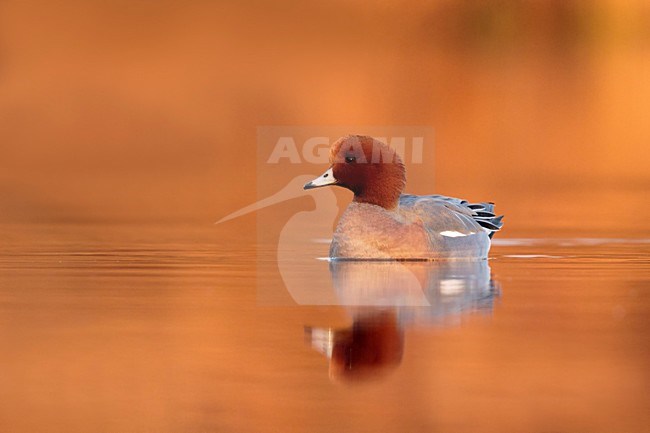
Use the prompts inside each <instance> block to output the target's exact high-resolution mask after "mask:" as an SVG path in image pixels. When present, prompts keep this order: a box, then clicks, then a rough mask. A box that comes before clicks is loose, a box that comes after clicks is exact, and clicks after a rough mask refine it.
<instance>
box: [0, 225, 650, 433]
mask: <svg viewBox="0 0 650 433" xmlns="http://www.w3.org/2000/svg"><path fill="white" fill-rule="evenodd" d="M214 231H215V228H214V226H212V225H209V224H206V225H205V226H201V225H194V226H190V225H187V226H186V225H179V224H168V225H164V224H163V225H147V226H141V225H130V224H81V225H79V224H69V225H66V224H59V225H44V224H31V225H21V224H14V225H11V224H7V225H3V226H2V228H1V232H0V233H1V237H2V239H1V240H2V242H3V249H2V251H1V252H0V347H2V353H3V356H2V357H0V371H2V374H1V375H0V400H1V401H2V404H1V405H0V431H3V432H88V431H104V432H213V431H214V432H252V431H258V432H265V431H269V432H270V431H301V432H302V431H308V432H331V431H358V432H364V431H367V432H378V431H387V432H394V431H405V432H420V431H421V432H429V431H449V432H477V431H484V432H485V431H487V432H505V431H511V432H642V431H648V430H647V429H648V425H650V411H649V410H648V408H649V407H650V388H649V385H650V319H649V318H650V260H649V255H650V240H648V239H643V238H638V237H636V238H635V237H630V238H616V239H613V238H602V237H600V238H586V237H583V238H571V237H568V238H523V237H522V238H508V237H506V236H505V235H504V236H501V237H499V238H497V242H495V245H494V246H493V250H492V259H491V260H490V261H489V263H483V264H473V265H459V266H458V267H450V266H446V267H445V266H443V265H428V264H404V265H403V267H400V266H402V265H398V264H397V265H396V264H393V265H386V264H384V265H380V264H378V265H373V266H375V267H372V266H370V267H368V266H369V265H368V266H365V267H364V266H356V267H355V266H351V265H341V266H338V265H336V266H332V265H331V264H330V263H328V262H327V261H323V260H317V259H315V257H316V255H313V256H310V257H309V261H308V265H304V264H295V266H293V267H292V264H291V262H290V261H289V262H286V263H279V262H278V259H277V255H276V253H277V251H275V250H274V248H273V247H272V246H263V245H255V242H254V241H250V242H249V240H246V239H244V240H242V238H241V237H240V236H238V234H237V233H233V234H231V235H230V236H227V237H226V239H224V238H223V236H222V234H223V232H222V233H221V235H220V237H219V238H217V237H216V236H215V234H214ZM319 248H320V247H319ZM310 266H311V267H310ZM391 266H392V267H391ZM283 269H285V270H284V271H283ZM286 269H293V270H295V271H296V272H295V273H294V274H292V275H289V274H287V272H286ZM360 282H361V283H363V282H371V283H368V284H367V285H364V284H361V283H360Z"/></svg>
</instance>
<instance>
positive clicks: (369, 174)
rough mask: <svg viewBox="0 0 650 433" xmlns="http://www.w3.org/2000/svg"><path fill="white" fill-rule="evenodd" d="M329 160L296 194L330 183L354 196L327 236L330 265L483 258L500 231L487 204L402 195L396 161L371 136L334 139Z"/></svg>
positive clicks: (498, 219) (401, 165)
mask: <svg viewBox="0 0 650 433" xmlns="http://www.w3.org/2000/svg"><path fill="white" fill-rule="evenodd" d="M329 162H330V167H329V168H328V169H327V171H325V173H323V174H322V175H321V176H320V177H318V178H316V179H314V180H312V181H311V182H308V183H306V184H305V185H304V189H311V188H319V187H323V186H328V185H336V186H341V187H344V188H347V189H349V190H350V191H352V192H353V193H354V198H353V200H352V203H350V205H349V206H348V207H347V209H346V210H345V212H344V213H343V215H342V216H341V219H340V220H339V222H338V225H337V227H336V230H335V231H334V235H333V238H332V243H331V244H330V257H331V258H333V259H360V260H368V259H384V260H388V259H416V260H417V259H419V260H438V259H465V260H472V259H485V258H487V254H488V251H489V249H490V239H491V238H492V235H493V234H494V233H495V232H496V231H498V230H499V229H500V228H501V226H502V225H503V223H502V222H501V219H502V218H503V216H498V217H497V216H496V215H495V214H494V204H493V203H470V202H468V201H467V200H462V199H458V198H453V197H446V196H443V195H425V196H417V195H411V194H403V193H402V191H403V190H404V187H405V185H406V170H405V167H404V163H403V162H402V160H401V158H400V156H399V155H398V154H397V152H395V150H394V149H393V148H390V147H389V146H387V145H386V144H384V143H382V142H381V141H379V140H376V139H374V138H372V137H368V136H361V135H349V136H346V137H342V138H340V139H338V140H337V141H336V142H334V143H333V144H332V146H331V148H330V155H329Z"/></svg>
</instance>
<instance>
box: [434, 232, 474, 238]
mask: <svg viewBox="0 0 650 433" xmlns="http://www.w3.org/2000/svg"><path fill="white" fill-rule="evenodd" d="M440 234H441V235H442V236H445V237H448V238H460V237H463V236H467V235H473V234H474V232H470V233H461V232H457V231H456V230H445V231H444V232H440Z"/></svg>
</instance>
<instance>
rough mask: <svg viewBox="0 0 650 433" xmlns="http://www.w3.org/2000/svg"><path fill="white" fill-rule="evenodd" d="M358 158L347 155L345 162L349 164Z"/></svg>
mask: <svg viewBox="0 0 650 433" xmlns="http://www.w3.org/2000/svg"><path fill="white" fill-rule="evenodd" d="M356 160H357V158H355V157H354V156H346V157H345V162H347V163H348V164H351V163H353V162H355V161H356Z"/></svg>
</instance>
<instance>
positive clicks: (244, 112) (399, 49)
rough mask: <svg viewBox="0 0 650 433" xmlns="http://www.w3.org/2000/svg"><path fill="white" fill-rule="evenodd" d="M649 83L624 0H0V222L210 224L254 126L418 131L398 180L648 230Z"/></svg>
mask: <svg viewBox="0 0 650 433" xmlns="http://www.w3.org/2000/svg"><path fill="white" fill-rule="evenodd" d="M648 77H650V4H648V3H647V2H646V1H642V0H638V1H628V2H616V1H613V0H607V1H598V2H582V1H564V0H553V1H544V2H540V1H507V0H504V1H498V2H479V1H437V2H405V1H399V0H396V1H382V2H378V3H375V4H372V5H369V4H367V3H366V2H361V1H347V2H345V1H328V2H324V1H318V2H310V3H308V4H297V5H294V4H293V3H292V2H286V1H263V0H260V1H243V2H212V1H200V0H196V1H187V2H175V1H155V2H153V1H137V2H133V1H119V0H115V1H90V2H89V1H81V0H80V1H72V0H69V1H63V2H50V1H31V2H10V1H4V2H0V150H1V154H2V158H1V159H0V219H1V220H2V221H8V222H17V221H20V222H25V221H26V222H30V221H34V222H51V221H72V222H84V221H103V220H125V221H132V220H133V221H180V220H182V221H204V222H212V221H214V220H216V219H218V218H219V217H221V216H223V215H225V214H227V213H229V212H231V211H233V210H236V209H237V208H239V207H241V206H244V205H247V204H249V203H251V202H252V201H254V200H255V185H256V179H255V176H256V173H255V152H256V128H257V127H258V126H262V125H348V124H350V125H428V126H431V127H433V128H434V129H435V134H436V143H435V167H432V172H435V179H427V178H412V179H410V182H409V191H410V192H415V193H432V192H438V193H443V194H448V195H456V196H462V197H467V198H469V199H473V200H493V201H496V202H497V204H498V206H499V210H500V211H501V212H503V213H506V214H507V215H508V225H509V227H510V229H511V230H513V232H512V233H516V232H517V231H529V230H534V229H535V228H539V229H540V230H541V229H547V230H551V228H553V229H554V230H560V231H561V230H577V229H580V230H589V231H592V232H595V233H603V232H607V233H611V232H616V231H617V230H618V229H619V227H624V228H625V230H627V231H628V232H629V231H630V230H631V231H632V232H633V233H638V232H640V231H644V232H645V233H646V234H647V233H648V229H647V226H645V221H644V219H642V218H640V217H639V215H642V214H643V212H646V213H647V211H648V210H650V209H649V207H648V201H647V195H646V193H647V191H648V187H649V186H650V175H649V170H648V165H649V163H650V155H649V148H650V146H649V144H650V122H649V121H648V112H649V111H650V110H649V109H650V80H649V79H648ZM350 132H351V133H354V132H355V131H350ZM434 169H435V170H434ZM432 189H435V191H433V190H432Z"/></svg>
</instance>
